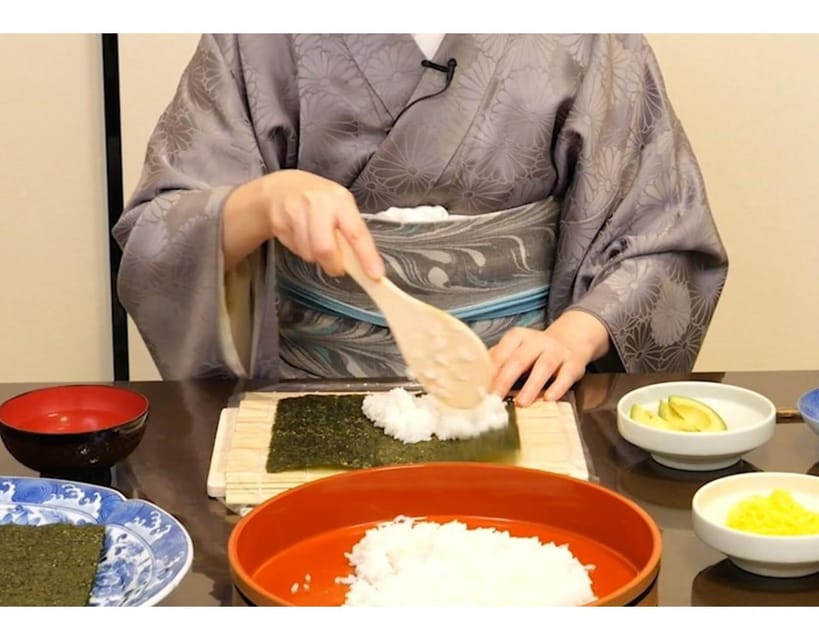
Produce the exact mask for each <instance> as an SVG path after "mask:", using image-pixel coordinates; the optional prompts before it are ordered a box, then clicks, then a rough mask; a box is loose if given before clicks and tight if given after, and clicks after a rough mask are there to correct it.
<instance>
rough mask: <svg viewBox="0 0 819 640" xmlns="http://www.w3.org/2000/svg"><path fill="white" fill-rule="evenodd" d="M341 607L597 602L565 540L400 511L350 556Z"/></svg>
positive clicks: (587, 568) (584, 568) (340, 580)
mask: <svg viewBox="0 0 819 640" xmlns="http://www.w3.org/2000/svg"><path fill="white" fill-rule="evenodd" d="M346 555H347V558H348V560H349V562H350V565H351V566H352V567H353V568H354V573H352V574H351V575H348V576H345V577H338V578H336V582H338V583H341V584H348V585H349V590H348V592H347V596H346V600H345V603H344V606H386V607H389V606H515V607H518V606H519V607H544V606H577V605H583V604H587V603H589V602H592V601H593V600H595V597H596V596H595V595H594V593H593V591H592V585H591V578H590V575H589V571H590V570H592V569H593V567H591V566H584V565H583V564H582V563H581V562H580V561H579V560H578V559H577V558H575V557H574V555H573V554H572V553H571V551H570V550H569V548H568V546H567V545H560V546H558V545H555V544H554V543H551V542H548V543H541V542H540V540H538V538H536V537H531V538H522V537H514V536H511V535H509V533H508V532H505V531H498V530H497V529H494V528H489V527H479V528H473V529H468V528H467V526H466V525H465V524H464V523H462V522H459V521H457V520H452V521H450V522H446V523H443V524H440V523H436V522H429V521H416V520H415V519H413V518H407V517H404V516H399V517H398V518H396V519H395V520H393V521H391V522H387V523H384V524H381V525H378V526H377V527H373V528H371V529H368V530H367V531H366V532H365V534H364V536H363V537H362V538H361V539H360V540H359V542H358V543H356V545H355V546H354V547H353V549H352V551H351V552H350V553H347V554H346Z"/></svg>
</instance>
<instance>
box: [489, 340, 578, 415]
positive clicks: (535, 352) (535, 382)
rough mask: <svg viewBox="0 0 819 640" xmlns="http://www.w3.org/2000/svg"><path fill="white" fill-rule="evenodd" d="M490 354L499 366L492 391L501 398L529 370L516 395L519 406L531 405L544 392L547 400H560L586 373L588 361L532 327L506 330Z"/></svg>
mask: <svg viewBox="0 0 819 640" xmlns="http://www.w3.org/2000/svg"><path fill="white" fill-rule="evenodd" d="M490 356H491V357H492V360H493V362H494V364H495V365H496V367H497V373H496V375H495V378H494V380H493V383H492V392H493V393H496V394H498V395H501V397H503V396H505V395H506V394H507V393H509V391H510V389H511V388H512V386H513V385H514V384H515V382H516V381H517V380H518V379H519V378H520V377H521V376H522V375H524V374H525V373H527V372H528V375H527V377H526V381H525V382H524V384H523V386H522V387H521V389H520V390H519V391H518V393H517V394H516V396H515V403H516V404H517V405H518V406H520V407H526V406H529V405H530V404H532V402H534V401H535V399H537V397H538V395H540V393H541V392H543V397H544V399H545V400H548V401H555V400H559V399H560V398H561V397H563V396H564V395H565V394H566V393H567V392H568V391H569V389H571V387H572V385H573V384H574V383H575V382H577V380H579V379H580V378H581V377H582V376H583V374H584V373H585V364H586V363H585V362H583V359H582V357H580V356H578V355H577V354H575V353H574V352H573V351H572V350H571V349H569V348H568V347H567V346H565V345H564V344H562V343H561V342H559V341H557V340H555V339H554V338H553V337H552V336H550V335H549V334H548V333H547V332H544V331H536V330H533V329H513V330H511V331H509V332H507V334H506V335H504V337H503V338H502V339H501V340H500V342H498V344H497V345H495V346H494V347H493V348H492V349H490ZM547 383H548V386H547ZM544 388H545V391H544Z"/></svg>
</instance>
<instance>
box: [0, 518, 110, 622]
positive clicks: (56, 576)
mask: <svg viewBox="0 0 819 640" xmlns="http://www.w3.org/2000/svg"><path fill="white" fill-rule="evenodd" d="M104 540H105V526H104V525H99V524H83V525H77V524H66V523H56V524H44V525H40V526H33V525H31V526H30V525H20V524H4V525H0V606H4V607H26V606H44V607H83V606H86V605H87V604H88V599H89V597H90V596H91V590H92V588H93V587H94V581H95V579H96V576H97V567H98V565H99V562H100V557H101V555H102V552H103V542H104Z"/></svg>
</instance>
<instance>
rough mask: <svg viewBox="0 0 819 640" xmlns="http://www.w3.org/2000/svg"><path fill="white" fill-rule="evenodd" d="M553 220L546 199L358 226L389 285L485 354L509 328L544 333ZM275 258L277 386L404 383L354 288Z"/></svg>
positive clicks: (296, 261) (386, 335)
mask: <svg viewBox="0 0 819 640" xmlns="http://www.w3.org/2000/svg"><path fill="white" fill-rule="evenodd" d="M558 214H559V207H558V204H557V203H556V202H555V201H554V200H552V199H551V198H550V199H547V200H543V201H540V202H534V203H530V204H526V205H522V206H518V207H514V208H512V209H505V210H502V211H495V212H491V213H486V214H480V215H470V216H450V217H448V218H446V219H444V220H439V221H433V222H396V221H391V220H384V219H381V218H379V217H376V216H372V215H367V214H364V217H365V220H366V221H367V226H368V228H369V230H370V232H371V233H372V236H373V239H374V240H375V244H376V246H377V247H378V250H379V252H380V253H381V256H382V258H383V259H384V263H385V267H386V272H387V277H388V278H389V279H390V280H391V281H392V282H393V283H394V284H395V285H396V286H398V287H399V288H400V289H402V290H404V291H406V292H407V293H409V294H410V295H412V296H414V297H416V298H418V299H419V300H422V301H424V302H426V303H428V304H431V305H433V306H435V307H438V308H440V309H444V310H445V311H448V312H449V313H451V314H452V315H454V316H455V317H457V318H459V319H461V320H463V321H464V322H465V323H466V324H468V325H469V326H470V327H471V328H472V329H473V331H475V332H476V333H477V335H478V336H480V338H481V339H482V340H483V341H484V343H485V344H487V345H488V346H491V345H493V344H495V343H496V342H497V341H498V340H500V338H501V336H502V335H503V334H504V333H505V332H506V331H507V330H509V329H510V328H512V327H514V326H524V327H531V328H538V329H543V328H545V326H546V305H547V302H548V296H549V282H550V280H551V274H552V265H553V261H554V255H555V252H556V231H557V223H558ZM275 254H276V279H277V283H278V296H279V328H280V334H281V335H280V345H279V347H280V353H281V360H282V362H281V366H282V377H284V378H293V377H296V378H297V377H312V376H316V377H331V378H346V377H403V376H405V375H406V366H405V364H404V361H403V358H402V357H401V354H400V352H399V350H398V346H397V345H396V343H395V341H394V340H393V338H392V336H391V334H390V331H389V328H388V327H387V323H386V321H385V320H384V316H383V315H382V314H381V312H380V311H379V310H378V308H377V307H376V306H375V304H374V303H373V302H372V300H371V299H370V298H369V297H368V296H367V294H366V293H364V291H363V290H362V289H361V288H360V287H359V286H358V285H357V284H356V283H355V282H354V281H353V280H352V279H351V278H349V277H347V276H344V277H341V278H333V277H330V276H328V275H327V274H325V273H324V272H323V271H322V270H321V269H320V268H319V267H318V266H317V265H315V264H309V263H306V262H304V261H303V260H301V259H300V258H298V257H297V256H295V255H294V254H293V253H292V252H290V251H289V250H287V249H286V248H285V247H283V246H282V245H280V244H277V245H276V252H275Z"/></svg>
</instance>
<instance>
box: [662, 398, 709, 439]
mask: <svg viewBox="0 0 819 640" xmlns="http://www.w3.org/2000/svg"><path fill="white" fill-rule="evenodd" d="M657 411H658V413H659V415H660V417H661V418H663V419H664V420H665V421H666V422H668V424H669V425H671V428H672V429H674V430H675V431H699V430H700V429H699V425H700V421H698V420H691V419H689V418H688V417H687V416H686V415H684V414H682V413H680V412H679V411H677V410H676V409H675V408H674V407H673V406H671V404H669V402H668V400H660V406H659V408H658V410H657Z"/></svg>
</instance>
